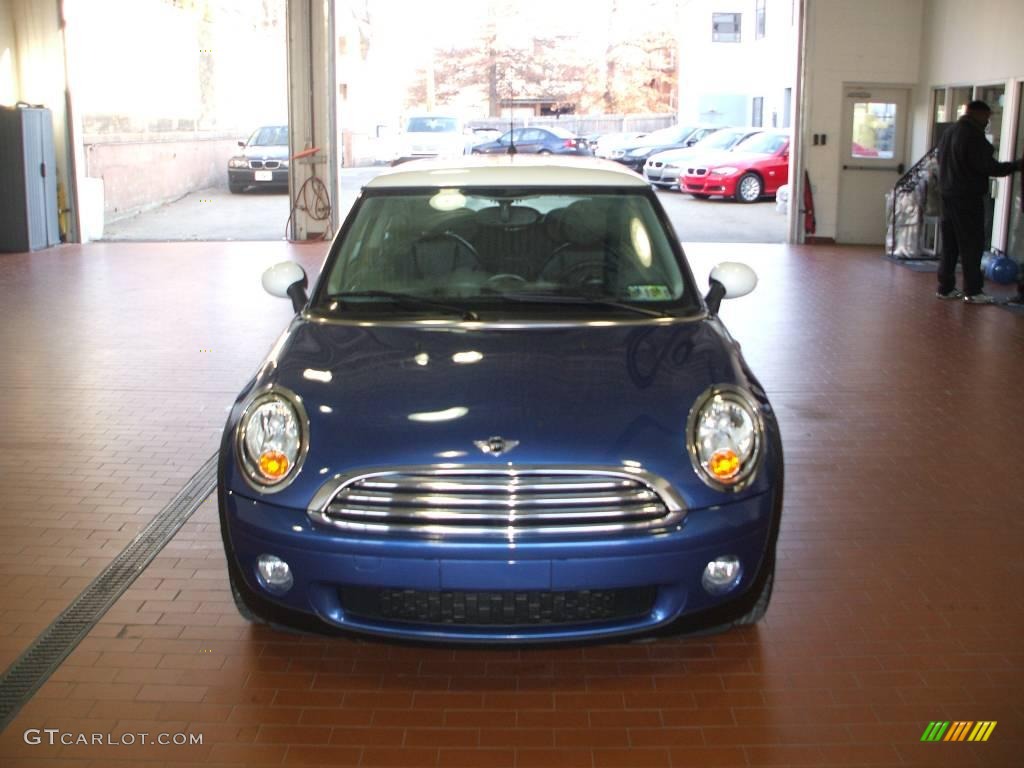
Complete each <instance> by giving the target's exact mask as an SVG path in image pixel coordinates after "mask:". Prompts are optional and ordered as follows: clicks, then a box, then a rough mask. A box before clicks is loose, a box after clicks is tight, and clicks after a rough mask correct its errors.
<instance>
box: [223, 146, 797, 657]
mask: <svg viewBox="0 0 1024 768" xmlns="http://www.w3.org/2000/svg"><path fill="white" fill-rule="evenodd" d="M755 283H756V277H755V275H754V273H753V271H752V270H750V269H749V268H748V267H746V266H745V265H742V264H737V263H734V262H725V263H723V264H719V265H718V266H717V267H716V268H715V269H714V270H713V271H712V273H711V279H710V289H709V290H708V291H707V293H706V295H703V296H702V295H701V292H700V291H699V289H698V286H697V283H696V282H695V281H694V279H693V276H692V275H691V273H690V269H689V266H688V265H687V262H686V258H685V256H684V254H683V251H682V249H681V247H680V245H679V241H678V239H677V238H676V236H675V234H674V232H673V231H672V227H671V225H670V223H669V222H668V220H667V218H666V216H665V213H664V211H663V210H662V208H661V205H660V204H659V202H658V199H657V198H656V197H655V195H654V193H653V192H652V191H651V190H650V188H649V187H648V185H647V184H646V182H644V180H643V179H642V178H640V177H639V176H637V175H636V174H634V173H631V172H630V171H628V170H625V169H624V168H623V167H622V166H620V165H618V164H616V163H611V162H608V161H602V160H594V159H568V158H567V159H560V160H552V159H551V158H531V157H528V156H522V155H519V156H502V157H478V158H466V159H464V160H459V161H458V162H455V163H442V162H439V161H433V162H432V161H418V162H414V163H409V164H406V165H402V166H400V167H398V168H396V169H394V170H392V171H390V172H387V173H385V174H384V175H381V176H379V177H377V178H375V179H373V180H372V181H371V182H369V184H367V186H366V187H365V189H364V190H363V192H362V194H361V196H360V198H359V200H358V201H357V202H356V204H355V205H354V207H353V208H352V211H351V213H350V214H349V216H348V218H347V220H346V221H345V223H344V226H343V227H342V229H341V231H340V232H339V234H338V235H337V237H336V238H335V239H334V242H333V244H332V246H331V249H330V252H329V254H328V256H327V259H326V261H325V263H324V266H323V269H322V272H321V274H320V276H319V277H318V278H317V280H316V284H315V286H314V287H313V289H312V291H310V292H309V293H308V294H307V280H306V275H305V272H304V271H303V270H302V268H301V267H299V266H298V265H297V264H295V263H293V262H286V263H284V264H279V265H277V266H275V267H272V268H271V269H269V270H268V271H267V272H266V273H265V274H264V276H263V284H264V287H265V288H266V289H267V290H268V291H269V292H270V293H272V294H274V295H277V296H281V297H287V298H290V299H291V301H292V305H293V307H294V308H295V311H296V315H295V318H294V319H293V320H292V321H291V323H290V325H289V326H288V328H287V329H286V330H285V332H284V334H283V335H282V336H281V337H280V339H279V340H278V341H277V343H276V344H275V345H274V347H273V349H272V350H271V352H270V354H269V356H268V358H267V359H266V361H265V362H264V363H263V365H262V366H261V367H260V369H259V370H258V372H257V373H256V375H255V376H254V377H253V379H252V380H251V381H250V382H249V383H248V384H247V385H246V387H245V388H244V389H243V391H242V393H241V394H240V395H239V397H238V400H237V401H236V403H235V405H234V408H233V409H232V411H231V414H230V417H229V418H228V422H227V426H226V429H225V431H224V437H223V441H222V444H221V451H220V468H219V484H218V490H219V508H220V520H221V529H222V533H223V539H224V547H225V550H226V554H227V562H228V572H229V574H230V579H231V586H232V591H233V594H234V597H235V600H236V603H237V605H238V608H239V610H240V611H241V612H242V614H243V615H245V616H246V617H247V618H250V619H252V620H254V621H262V622H269V623H272V624H277V625H284V626H290V627H299V628H303V629H320V630H330V629H336V630H348V631H354V632H360V633H368V634H373V635H379V636H387V637H393V638H403V639H411V640H425V641H436V642H472V643H491V642H514V643H523V642H557V641H574V640H585V639H591V638H608V637H618V636H623V635H630V634H637V633H652V632H655V631H658V630H663V629H671V630H672V631H681V630H682V631H689V630H693V629H704V628H711V627H714V628H720V627H723V626H730V625H736V624H750V623H753V622H755V621H757V620H758V619H760V618H761V617H762V616H763V615H764V614H765V611H766V610H767V608H768V601H769V598H770V596H771V591H772V581H773V575H774V571H775V543H776V539H777V537H778V531H779V518H780V514H781V508H782V476H783V461H782V448H781V443H780V438H779V429H778V425H777V423H776V420H775V416H774V414H773V412H772V409H771V406H770V405H769V403H768V399H767V397H766V396H765V392H764V390H763V388H762V387H761V385H760V384H759V383H758V381H757V379H756V378H755V377H754V375H753V374H752V373H751V371H750V370H749V369H748V368H747V365H746V363H745V362H744V360H743V358H742V357H741V355H740V351H739V346H738V344H737V343H736V342H735V341H734V340H733V339H732V338H731V337H730V335H729V333H728V332H727V331H726V329H725V327H724V326H723V324H722V322H721V320H720V319H719V318H718V316H717V313H718V307H719V303H720V302H721V300H722V299H723V298H730V297H733V296H742V295H744V294H746V293H748V292H749V291H751V290H752V289H753V287H754V285H755Z"/></svg>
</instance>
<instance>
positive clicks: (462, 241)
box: [413, 231, 483, 274]
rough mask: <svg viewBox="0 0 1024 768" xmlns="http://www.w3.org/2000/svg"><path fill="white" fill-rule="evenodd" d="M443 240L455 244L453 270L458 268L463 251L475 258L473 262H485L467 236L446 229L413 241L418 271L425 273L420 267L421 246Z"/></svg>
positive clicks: (453, 248) (478, 263)
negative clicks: (481, 259)
mask: <svg viewBox="0 0 1024 768" xmlns="http://www.w3.org/2000/svg"><path fill="white" fill-rule="evenodd" d="M443 241H451V242H452V244H453V245H452V264H451V269H450V271H451V272H454V271H455V270H456V269H457V268H458V266H459V256H460V255H462V254H463V253H465V254H469V257H470V258H471V259H472V260H473V263H474V264H476V265H477V266H478V267H483V264H482V263H481V262H480V254H479V253H477V250H476V248H474V247H473V245H472V244H471V243H470V242H469V241H468V240H466V238H464V237H463V236H462V235H457V234H455V233H454V232H450V231H445V232H433V233H431V234H427V235H423V237H421V238H419V239H418V240H416V242H414V243H413V260H414V261H415V263H416V269H417V271H418V272H420V273H421V274H422V273H423V270H422V269H420V263H419V261H420V254H419V246H420V245H423V244H426V243H431V242H443Z"/></svg>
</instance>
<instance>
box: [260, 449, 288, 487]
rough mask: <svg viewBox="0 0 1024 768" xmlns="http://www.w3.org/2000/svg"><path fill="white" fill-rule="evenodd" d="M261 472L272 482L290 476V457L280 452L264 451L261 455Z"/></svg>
mask: <svg viewBox="0 0 1024 768" xmlns="http://www.w3.org/2000/svg"><path fill="white" fill-rule="evenodd" d="M260 472H262V473H263V474H264V476H265V477H269V478H270V479H271V480H276V479H278V478H279V477H284V476H285V475H286V474H288V457H287V456H285V455H284V454H283V453H281V452H280V451H264V452H263V453H261V454H260Z"/></svg>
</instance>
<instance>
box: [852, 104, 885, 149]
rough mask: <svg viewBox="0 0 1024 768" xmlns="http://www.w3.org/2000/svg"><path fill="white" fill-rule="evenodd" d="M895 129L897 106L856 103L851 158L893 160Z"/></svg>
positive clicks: (854, 106)
mask: <svg viewBox="0 0 1024 768" xmlns="http://www.w3.org/2000/svg"><path fill="white" fill-rule="evenodd" d="M895 129H896V105H895V104H889V103H885V102H877V101H861V102H857V103H855V104H854V105H853V141H852V142H851V144H850V156H851V157H854V158H867V157H872V158H881V159H889V158H892V157H893V154H894V146H893V142H894V135H895Z"/></svg>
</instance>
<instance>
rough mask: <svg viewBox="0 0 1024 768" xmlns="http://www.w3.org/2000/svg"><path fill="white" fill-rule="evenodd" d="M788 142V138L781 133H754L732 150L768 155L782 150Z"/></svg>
mask: <svg viewBox="0 0 1024 768" xmlns="http://www.w3.org/2000/svg"><path fill="white" fill-rule="evenodd" d="M788 141H789V138H788V137H787V136H785V135H784V134H781V133H755V134H754V135H753V136H748V137H747V138H745V139H744V140H743V141H741V142H740V143H739V144H737V145H736V146H735V147H733V150H735V151H736V152H756V153H758V154H762V155H770V154H772V153H774V152H778V151H779V150H780V149H782V148H783V147H784V146H785V145H786V142H788Z"/></svg>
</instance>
